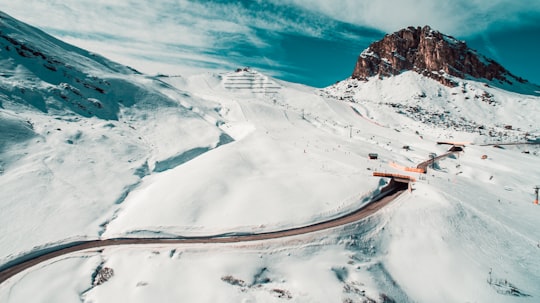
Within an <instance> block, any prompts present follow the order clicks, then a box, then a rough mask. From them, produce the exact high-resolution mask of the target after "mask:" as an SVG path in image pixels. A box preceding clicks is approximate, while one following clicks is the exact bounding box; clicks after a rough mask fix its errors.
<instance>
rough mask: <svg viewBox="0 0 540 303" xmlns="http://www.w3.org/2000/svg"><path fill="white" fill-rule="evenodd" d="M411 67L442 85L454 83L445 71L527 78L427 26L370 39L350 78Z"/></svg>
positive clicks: (478, 76) (464, 75) (495, 78)
mask: <svg viewBox="0 0 540 303" xmlns="http://www.w3.org/2000/svg"><path fill="white" fill-rule="evenodd" d="M411 70H412V71H415V72H417V73H419V74H421V75H424V76H427V77H430V78H432V79H435V80H437V81H439V82H441V83H442V84H444V85H446V86H456V83H455V82H454V81H453V80H452V79H451V77H448V75H450V76H454V77H459V78H463V79H466V78H476V79H482V78H483V79H486V80H489V81H498V82H500V83H506V84H510V85H511V84H513V83H516V82H519V83H526V82H527V81H526V80H524V79H522V78H520V77H517V76H514V75H512V74H511V73H510V72H508V71H507V70H506V69H505V68H504V67H502V66H501V65H500V64H499V63H497V62H495V61H494V60H492V59H489V58H486V57H484V56H483V55H481V54H478V53H477V52H476V51H474V50H472V49H470V48H469V47H468V46H467V44H466V43H465V42H463V41H458V40H457V39H455V38H454V37H451V36H447V35H444V34H442V33H440V32H438V31H435V30H432V29H431V28H430V27H429V26H425V27H423V28H420V27H416V28H415V27H408V28H405V29H402V30H400V31H398V32H395V33H393V34H388V35H386V36H385V37H384V38H383V39H382V40H380V41H377V42H374V43H372V44H371V45H370V46H369V47H368V48H367V49H366V50H364V51H363V52H362V53H361V54H360V56H359V58H358V61H357V63H356V67H355V68H354V72H353V74H352V78H354V79H358V80H367V79H368V78H369V77H372V76H379V77H380V78H383V77H388V76H392V75H397V74H400V73H402V72H404V71H411Z"/></svg>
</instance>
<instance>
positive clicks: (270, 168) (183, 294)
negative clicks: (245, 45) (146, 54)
mask: <svg viewBox="0 0 540 303" xmlns="http://www.w3.org/2000/svg"><path fill="white" fill-rule="evenodd" d="M0 46H1V49H0V126H1V129H2V132H1V135H0V209H1V210H2V211H1V212H0V222H1V223H2V233H1V234H0V235H1V236H0V269H2V270H3V269H5V268H7V267H9V266H10V265H12V264H16V263H17V262H19V261H21V260H24V259H25V258H27V256H29V255H32V254H39V253H41V252H45V251H47V250H48V249H52V248H57V247H61V246H62V245H69V244H70V243H75V242H77V241H85V240H102V239H103V240H104V239H116V238H132V237H133V238H137V237H144V238H160V237H166V238H175V237H204V236H220V237H227V236H234V235H249V234H258V233H266V232H274V231H278V230H282V229H288V228H293V227H299V226H306V225H310V224H313V223H317V222H321V221H325V220H328V219H332V218H337V217H340V216H343V215H345V214H347V213H349V212H352V211H354V210H356V209H358V208H361V207H365V206H367V204H368V203H369V202H370V201H371V199H372V198H373V197H374V196H376V195H377V194H378V193H379V192H380V191H381V189H382V188H383V187H384V186H385V185H387V184H388V182H389V179H388V178H379V177H374V176H373V173H374V172H375V171H377V172H384V173H396V174H405V175H409V176H411V177H413V178H415V179H416V182H414V183H412V185H411V186H412V190H411V191H407V192H404V193H403V194H401V195H399V196H398V197H397V198H396V199H395V200H394V201H392V202H391V203H390V204H388V205H387V206H385V207H384V208H382V209H381V210H379V211H377V212H376V213H374V214H373V215H371V216H369V217H368V218H366V219H363V220H361V221H358V222H355V223H352V224H348V225H344V226H341V227H336V228H332V229H327V230H322V231H318V232H314V233H309V234H304V235H297V236H292V237H285V238H279V239H272V240H260V241H252V242H238V243H221V244H215V243H204V244H167V243H160V244H146V245H136V244H134V245H122V246H108V247H104V248H92V249H87V250H83V251H78V252H75V253H71V254H66V255H62V256H59V257H56V258H54V259H51V260H48V261H46V262H43V263H40V264H38V265H36V266H33V267H31V268H29V269H27V270H25V271H24V272H22V273H19V274H18V275H15V276H13V277H11V278H9V279H8V280H6V281H4V282H2V283H1V284H0V302H28V301H33V302H53V301H62V302H95V303H98V302H148V301H158V302H177V301H189V302H231V301H235V302H537V301H538V298H539V297H540V287H539V283H540V258H538V254H539V253H540V229H538V228H537V225H538V224H537V223H538V222H539V221H538V218H539V216H540V207H539V206H538V205H534V204H533V201H534V199H535V197H534V190H533V188H534V186H536V185H538V183H540V161H539V157H540V155H539V153H540V145H538V143H539V138H540V123H538V117H537V116H538V113H539V112H540V97H538V91H535V89H536V88H535V86H534V85H532V84H531V85H528V84H527V85H525V84H523V85H521V84H519V85H521V86H519V87H518V88H516V89H514V90H512V87H514V86H511V85H509V84H505V85H506V86H504V87H503V86H502V85H498V84H497V83H496V82H493V81H484V80H485V79H472V78H471V79H461V78H458V77H455V76H451V75H445V77H448V78H451V79H452V81H454V82H456V83H457V85H456V86H455V87H452V86H447V85H444V84H442V83H440V82H438V81H437V80H436V79H432V78H430V77H425V76H423V75H421V74H420V73H417V72H415V71H406V72H403V73H400V74H398V75H392V76H388V77H387V76H385V77H378V76H373V77H370V78H369V79H367V81H363V80H358V79H354V78H349V79H345V80H343V81H340V82H338V83H336V84H335V85H332V86H330V87H327V88H324V89H316V88H312V87H308V86H304V85H301V84H294V83H289V82H285V81H282V80H278V79H274V78H272V77H270V76H267V75H265V74H262V73H260V72H257V71H255V70H252V69H249V68H241V69H238V70H237V71H231V72H228V73H205V74H201V75H194V76H182V75H177V76H167V75H161V76H147V75H144V74H141V73H139V72H137V71H135V70H133V69H131V68H128V67H124V66H120V65H118V64H116V63H113V62H110V61H109V60H107V59H105V58H102V57H100V56H98V55H95V54H91V53H89V52H86V51H84V50H81V49H78V48H76V47H74V46H71V45H67V44H65V43H63V42H61V41H58V40H56V39H54V38H52V37H50V36H48V35H47V34H45V33H43V32H41V31H39V30H37V29H35V28H33V27H31V26H29V25H26V24H23V23H21V22H18V21H17V20H15V19H13V18H11V17H9V16H8V15H5V14H3V13H2V14H1V15H0ZM516 85H518V84H516ZM503 88H506V89H503ZM438 142H439V143H440V142H454V143H455V142H458V145H460V146H461V144H464V147H463V149H464V151H463V152H460V153H458V154H452V155H450V156H449V157H447V158H445V159H442V160H440V161H437V162H436V163H433V165H431V166H430V167H429V168H428V170H427V173H426V174H421V173H411V172H404V171H403V170H400V169H398V168H397V167H400V166H405V167H416V166H417V165H418V164H419V163H421V162H423V161H425V160H428V159H430V157H434V155H433V154H435V155H441V154H444V153H445V152H446V151H447V150H448V149H449V148H450V147H451V146H452V145H445V144H437V143H438ZM509 143H512V145H506V144H509ZM515 143H518V144H515ZM369 154H377V159H369V157H368V155H369Z"/></svg>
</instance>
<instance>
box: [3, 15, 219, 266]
mask: <svg viewBox="0 0 540 303" xmlns="http://www.w3.org/2000/svg"><path fill="white" fill-rule="evenodd" d="M0 45H1V49H0V70H1V71H0V74H1V76H0V106H1V109H0V127H1V129H2V133H1V136H0V153H1V156H0V188H2V190H1V191H0V203H1V208H2V212H1V213H0V217H1V219H0V221H1V222H2V225H3V226H4V227H3V232H2V234H3V236H2V237H1V238H0V242H1V243H0V259H2V260H6V259H9V258H13V257H14V256H17V255H18V254H19V253H22V252H25V251H29V250H30V249H32V247H33V246H41V245H45V244H46V243H50V242H55V241H65V240H67V239H74V238H85V237H97V236H98V235H99V233H100V232H101V231H102V227H100V225H102V224H104V223H106V222H107V221H108V220H109V218H110V217H112V216H113V212H114V208H115V206H116V205H117V204H119V203H121V202H122V201H123V199H124V197H125V196H126V195H127V193H128V192H129V190H130V189H131V188H132V187H133V186H135V185H136V184H138V183H139V182H140V180H141V179H142V178H143V177H144V176H145V175H147V174H149V173H150V172H151V171H152V170H156V169H157V170H164V169H166V168H169V167H173V166H174V165H178V164H179V163H181V162H182V161H183V160H187V158H189V157H192V156H195V155H196V154H197V151H199V150H209V149H212V148H214V147H216V146H218V145H220V144H222V143H225V142H229V141H230V138H229V137H228V136H227V135H226V134H225V133H224V132H223V131H221V130H220V129H219V128H217V127H216V125H215V124H216V123H215V121H214V120H208V117H203V116H204V114H201V113H198V112H197V109H196V107H194V105H193V104H195V103H196V101H194V99H193V98H191V97H190V96H189V94H187V93H186V92H182V91H179V90H177V89H174V88H172V87H170V86H169V85H167V84H165V83H163V82H161V81H159V80H156V79H152V78H149V77H146V76H144V75H140V74H139V73H137V72H135V71H133V70H131V69H129V68H127V67H124V66H120V65H118V64H116V63H113V62H110V61H108V60H107V59H104V58H102V57H100V56H98V55H94V54H90V53H88V52H86V51H84V50H81V49H78V48H76V47H74V46H71V45H67V44H65V43H63V42H61V41H58V40H56V39H54V38H52V37H51V36H48V35H47V34H45V33H43V32H41V31H40V30H38V29H36V28H33V27H31V26H28V25H26V24H23V23H21V22H18V21H17V20H14V19H12V18H11V17H9V16H7V15H5V14H3V13H2V14H1V15H0ZM190 101H193V103H190Z"/></svg>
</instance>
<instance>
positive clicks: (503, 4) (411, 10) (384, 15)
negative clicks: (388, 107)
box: [271, 0, 540, 36]
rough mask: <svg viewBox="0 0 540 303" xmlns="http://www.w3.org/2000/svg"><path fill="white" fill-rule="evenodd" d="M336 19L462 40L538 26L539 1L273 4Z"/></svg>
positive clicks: (300, 0) (306, 0)
mask: <svg viewBox="0 0 540 303" xmlns="http://www.w3.org/2000/svg"><path fill="white" fill-rule="evenodd" d="M271 1H272V2H274V3H278V4H282V5H290V4H291V3H293V5H294V6H297V7H301V8H303V9H305V10H310V11H315V12H318V13H322V14H324V15H326V16H329V17H331V18H333V19H336V20H340V21H344V22H350V23H353V24H356V25H363V26H368V27H372V28H376V29H379V30H382V31H385V32H394V31H396V30H398V29H400V28H403V27H406V26H410V25H412V26H417V25H418V26H421V25H431V26H432V27H434V28H437V29H439V30H441V31H443V32H446V33H450V34H453V35H459V36H469V35H476V34H479V33H481V32H483V31H485V30H489V29H494V28H498V27H501V26H517V25H522V24H523V23H532V24H534V23H537V22H538V20H539V17H540V2H539V1H515V0H451V1H449V0H439V1H437V0H378V1H373V0H342V1H339V2H335V1H326V0H271Z"/></svg>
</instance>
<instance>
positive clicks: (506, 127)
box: [504, 125, 512, 130]
mask: <svg viewBox="0 0 540 303" xmlns="http://www.w3.org/2000/svg"><path fill="white" fill-rule="evenodd" d="M504 129H508V130H512V125H505V126H504Z"/></svg>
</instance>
